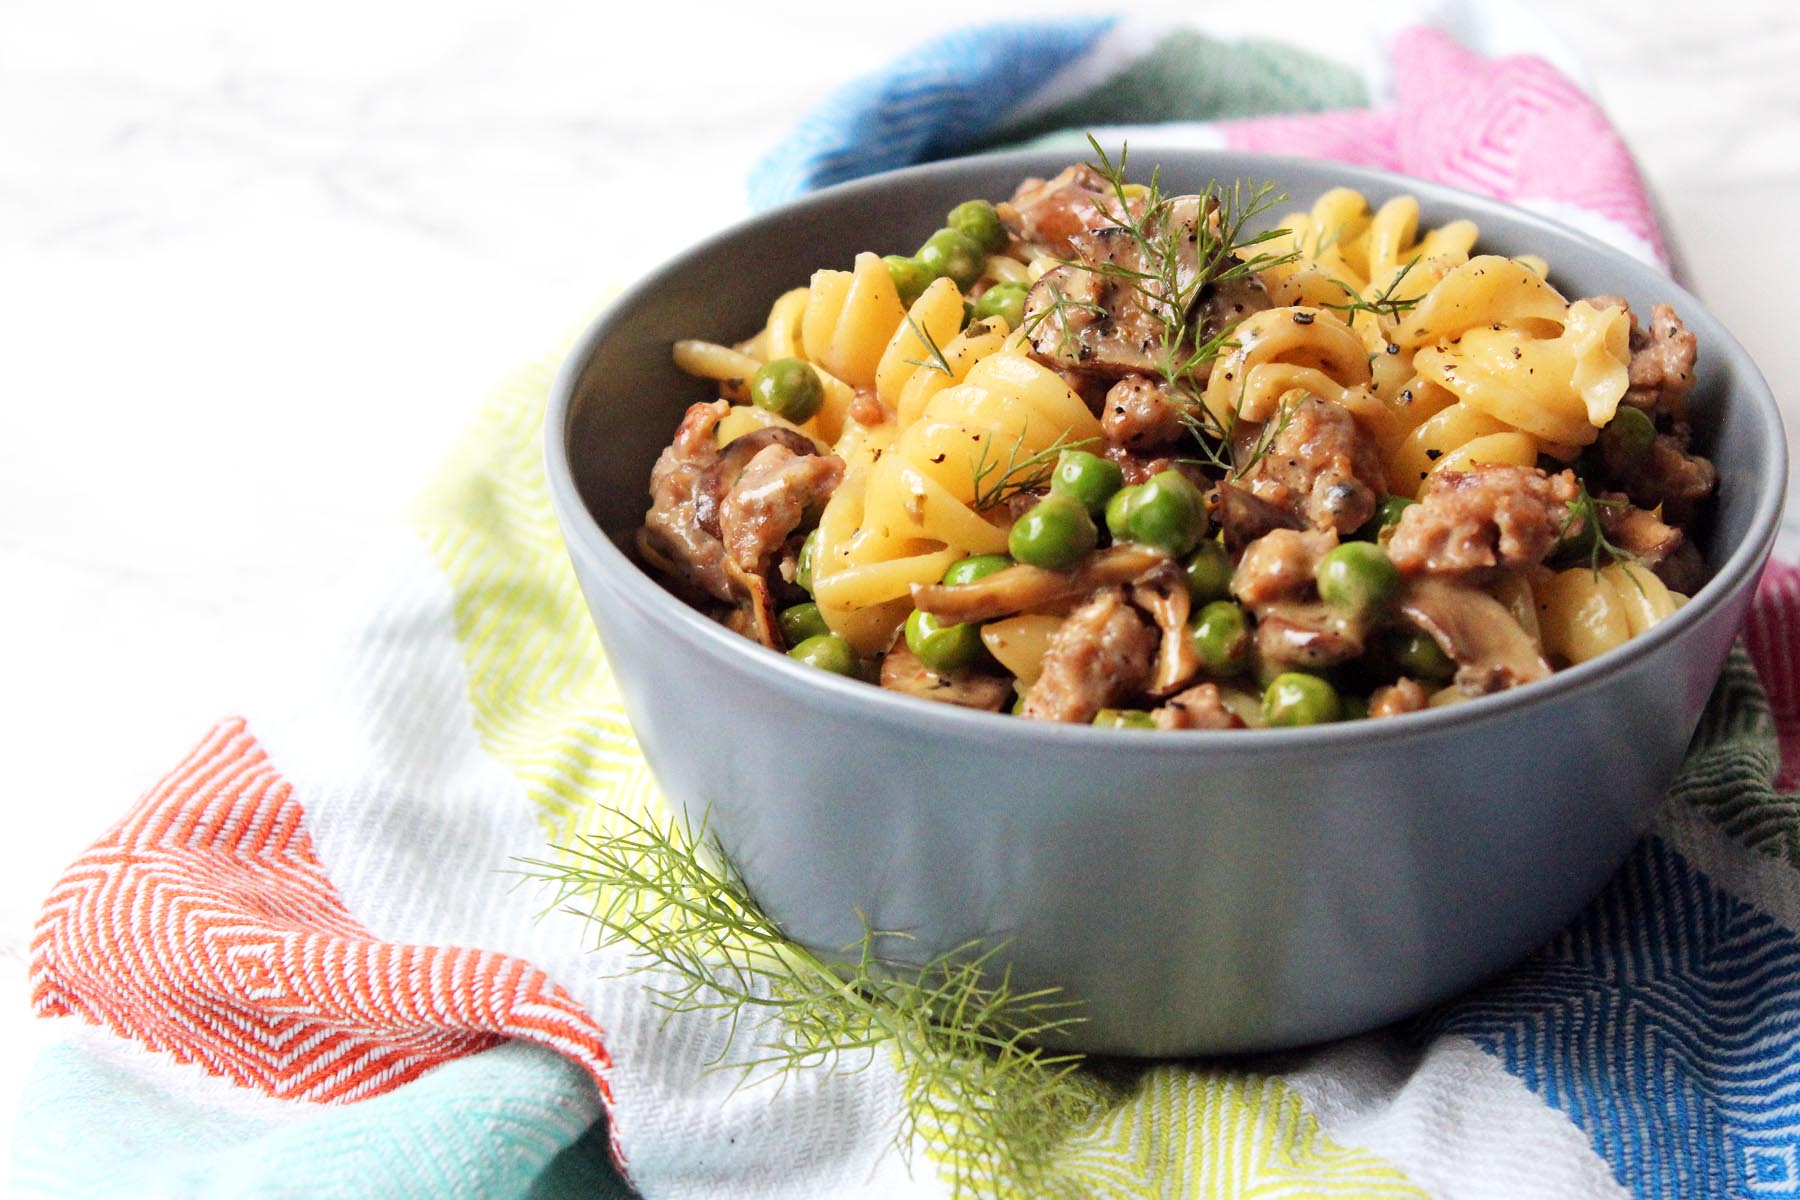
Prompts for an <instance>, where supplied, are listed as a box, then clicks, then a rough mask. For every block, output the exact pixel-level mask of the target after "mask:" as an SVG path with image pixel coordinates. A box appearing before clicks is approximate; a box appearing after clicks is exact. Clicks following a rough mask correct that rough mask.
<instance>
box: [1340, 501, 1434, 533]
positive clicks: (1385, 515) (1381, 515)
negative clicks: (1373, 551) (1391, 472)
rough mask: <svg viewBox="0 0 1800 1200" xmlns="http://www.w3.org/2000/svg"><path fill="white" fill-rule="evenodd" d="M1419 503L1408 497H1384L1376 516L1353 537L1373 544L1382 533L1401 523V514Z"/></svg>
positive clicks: (1364, 524) (1378, 505)
mask: <svg viewBox="0 0 1800 1200" xmlns="http://www.w3.org/2000/svg"><path fill="white" fill-rule="evenodd" d="M1417 503H1418V501H1417V500H1414V499H1411V498H1410V497H1407V496H1383V497H1382V498H1381V503H1379V504H1377V505H1376V506H1375V515H1374V516H1372V517H1370V518H1369V519H1368V520H1367V521H1364V522H1363V524H1362V527H1361V528H1360V529H1358V530H1357V531H1356V532H1355V533H1354V534H1352V535H1351V536H1352V537H1358V538H1361V539H1362V540H1363V541H1366V542H1372V541H1375V540H1376V539H1377V538H1379V537H1380V536H1381V531H1382V530H1384V529H1387V528H1389V527H1391V526H1394V525H1398V524H1399V523H1400V514H1401V513H1403V512H1405V511H1406V510H1407V509H1409V508H1411V507H1412V506H1413V505H1415V504H1417Z"/></svg>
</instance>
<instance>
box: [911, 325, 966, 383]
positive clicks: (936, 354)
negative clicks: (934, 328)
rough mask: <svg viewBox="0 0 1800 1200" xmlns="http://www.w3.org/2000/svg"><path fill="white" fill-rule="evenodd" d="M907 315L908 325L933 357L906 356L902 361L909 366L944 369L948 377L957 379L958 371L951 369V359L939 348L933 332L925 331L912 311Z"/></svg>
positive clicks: (936, 369)
mask: <svg viewBox="0 0 1800 1200" xmlns="http://www.w3.org/2000/svg"><path fill="white" fill-rule="evenodd" d="M905 316H906V327H907V328H908V329H910V330H912V331H913V336H914V337H916V338H918V339H919V341H920V342H922V343H924V346H925V352H926V353H927V354H929V355H931V358H930V360H929V361H926V360H923V359H917V358H904V359H901V360H900V361H902V362H904V363H906V364H907V365H908V366H912V367H923V368H925V370H927V371H942V372H943V373H944V374H945V375H946V376H947V377H948V378H951V379H955V378H956V372H955V371H952V370H951V369H950V362H949V360H948V359H946V358H945V357H944V352H943V351H942V350H939V349H938V344H937V342H935V341H933V340H932V337H931V334H929V333H927V332H926V331H925V327H924V326H923V325H920V324H919V323H918V322H917V321H915V320H913V319H912V314H911V313H907V314H905Z"/></svg>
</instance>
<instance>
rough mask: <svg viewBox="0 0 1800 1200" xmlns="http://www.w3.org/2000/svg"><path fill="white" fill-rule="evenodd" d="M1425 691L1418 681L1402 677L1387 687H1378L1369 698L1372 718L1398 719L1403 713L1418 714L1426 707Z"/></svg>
mask: <svg viewBox="0 0 1800 1200" xmlns="http://www.w3.org/2000/svg"><path fill="white" fill-rule="evenodd" d="M1425 703H1426V701H1425V689H1424V688H1422V687H1420V686H1419V682H1418V680H1416V679H1408V678H1407V677H1406V676H1404V675H1402V676H1401V677H1400V678H1399V679H1396V680H1395V681H1394V682H1392V683H1390V684H1388V685H1387V686H1386V687H1378V688H1376V689H1375V690H1374V692H1372V693H1371V694H1370V696H1369V715H1370V716H1371V717H1397V716H1399V715H1400V714H1401V713H1409V712H1418V711H1420V710H1421V709H1423V708H1424V707H1425Z"/></svg>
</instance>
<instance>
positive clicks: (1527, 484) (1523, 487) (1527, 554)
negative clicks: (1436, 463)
mask: <svg viewBox="0 0 1800 1200" xmlns="http://www.w3.org/2000/svg"><path fill="white" fill-rule="evenodd" d="M1576 495H1577V484H1576V481H1575V475H1574V473H1573V472H1571V471H1563V472H1562V473H1560V474H1558V475H1553V476H1546V475H1545V474H1544V473H1543V472H1542V471H1540V470H1538V469H1537V468H1535V467H1511V466H1499V465H1488V464H1478V465H1476V466H1474V467H1472V468H1470V469H1469V470H1467V471H1439V472H1438V473H1437V474H1435V475H1433V476H1432V477H1431V479H1430V480H1429V481H1428V482H1427V483H1426V485H1425V493H1424V495H1423V496H1421V497H1420V499H1419V503H1417V504H1414V505H1411V506H1410V507H1408V508H1407V510H1406V511H1405V512H1404V513H1402V514H1401V517H1400V523H1399V524H1398V525H1397V526H1395V528H1394V536H1393V538H1392V540H1391V541H1389V542H1388V546H1387V552H1388V557H1389V558H1391V559H1393V561H1394V565H1395V566H1396V567H1399V568H1400V570H1401V572H1402V573H1404V574H1416V573H1418V572H1430V573H1433V574H1442V575H1450V574H1459V573H1463V572H1469V571H1482V570H1486V569H1488V568H1490V567H1522V566H1529V565H1531V564H1533V563H1538V562H1542V561H1543V560H1544V556H1545V555H1546V554H1548V553H1549V552H1550V550H1551V548H1552V547H1553V546H1555V545H1556V542H1557V539H1558V538H1559V537H1561V536H1562V534H1563V533H1564V532H1565V530H1567V526H1568V524H1569V517H1568V508H1567V505H1568V504H1569V503H1570V502H1571V501H1572V500H1574V499H1575V497H1576ZM1569 532H1574V531H1572V530H1571V531H1569Z"/></svg>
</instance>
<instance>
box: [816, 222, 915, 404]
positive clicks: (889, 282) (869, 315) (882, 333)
mask: <svg viewBox="0 0 1800 1200" xmlns="http://www.w3.org/2000/svg"><path fill="white" fill-rule="evenodd" d="M905 316H906V309H905V307H904V306H903V305H902V304H901V303H900V292H899V290H898V289H897V288H896V287H895V286H894V277H893V275H892V274H890V273H889V271H888V269H887V264H886V263H884V262H882V261H881V259H880V258H879V257H877V256H876V255H874V254H870V253H868V252H866V251H865V252H864V253H862V254H858V255H857V256H856V266H855V267H854V268H853V269H852V270H849V271H815V272H814V273H813V278H812V287H811V288H810V289H809V291H808V295H807V300H806V310H805V312H804V313H803V314H802V315H801V321H800V341H801V345H802V346H803V347H804V348H805V351H806V357H807V358H808V359H809V360H810V361H812V362H814V363H817V364H818V365H819V366H821V367H823V368H824V369H825V370H827V371H829V372H831V374H833V375H835V376H837V377H838V378H839V379H841V380H843V381H844V382H845V383H847V384H849V385H850V386H851V387H853V388H867V387H874V386H875V368H876V366H877V365H878V364H879V363H880V361H881V355H882V352H883V351H884V350H885V349H886V348H887V344H888V341H889V340H890V339H891V338H892V337H893V336H894V330H895V329H897V328H898V327H899V325H900V323H901V321H902V320H903V319H904V318H905Z"/></svg>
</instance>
